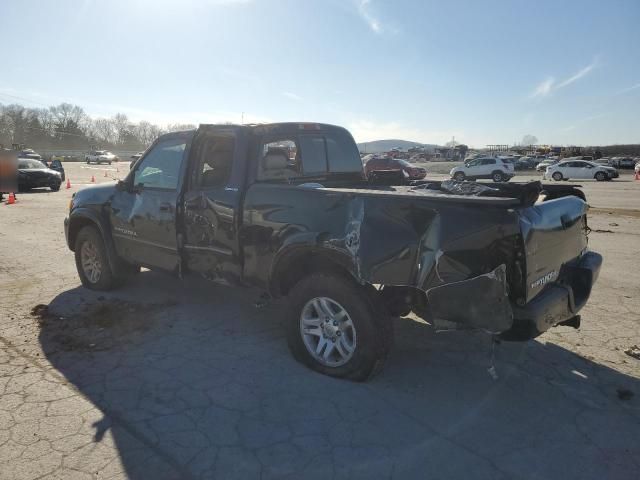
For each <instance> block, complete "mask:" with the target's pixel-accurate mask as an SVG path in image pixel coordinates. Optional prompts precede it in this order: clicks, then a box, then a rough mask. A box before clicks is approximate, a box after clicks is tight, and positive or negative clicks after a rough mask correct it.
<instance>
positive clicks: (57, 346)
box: [0, 164, 640, 480]
mask: <svg viewBox="0 0 640 480" xmlns="http://www.w3.org/2000/svg"><path fill="white" fill-rule="evenodd" d="M84 167H86V166H85V165H82V164H76V165H72V166H68V169H67V175H68V176H69V177H70V178H71V182H72V184H73V188H72V189H71V190H61V191H60V192H57V193H52V192H48V191H42V192H36V191H34V192H32V193H24V194H19V195H18V203H16V204H15V205H11V206H7V205H5V204H4V203H3V204H1V205H0V479H21V480H23V479H24V480H27V479H39V478H48V479H96V478H98V479H106V478H131V479H178V478H186V479H192V478H218V479H233V478H240V479H254V478H256V479H257V478H288V479H301V478H305V479H306V478H310V479H313V478H319V479H328V478H337V479H350V478H365V479H377V478H398V479H407V478H420V479H423V478H447V479H448V478H465V479H485V478H486V479H511V478H518V479H554V478H563V479H581V480H582V479H598V480H600V479H632V478H640V441H639V440H640V360H638V359H636V358H633V357H632V356H629V355H627V354H625V353H624V350H625V349H627V348H629V347H631V346H632V345H634V344H640V313H639V312H640V307H639V305H640V304H639V301H640V269H639V268H638V265H639V264H638V245H639V242H640V182H633V181H631V180H630V178H626V177H625V178H623V179H622V180H620V181H615V182H611V183H602V184H600V183H597V184H596V183H595V182H589V183H588V184H587V183H586V182H585V185H586V187H585V191H586V193H587V196H588V198H589V201H590V203H591V205H592V206H593V207H595V208H594V209H593V210H592V214H591V216H590V225H591V228H592V229H593V232H592V233H591V234H590V246H591V248H593V249H594V250H596V251H599V252H601V253H602V254H603V255H604V258H605V262H604V266H603V270H602V272H601V275H600V278H599V280H598V283H597V285H596V287H595V290H594V292H593V295H592V299H591V300H590V302H589V304H588V305H587V307H586V308H585V309H584V310H583V312H582V319H583V321H582V328H581V329H580V330H574V329H571V328H568V327H558V328H555V329H553V330H552V331H550V332H548V333H546V334H544V335H543V336H541V337H540V338H538V339H536V340H533V341H529V342H526V343H502V344H500V345H498V346H497V347H496V350H495V368H496V371H497V374H498V378H497V380H494V379H493V378H492V377H491V376H490V375H489V374H488V372H487V369H488V367H489V366H490V365H491V342H490V339H489V337H488V336H486V335H485V334H482V333H464V332H455V333H442V334H436V333H435V332H434V331H433V330H432V329H431V328H430V327H429V326H428V325H426V324H424V323H422V322H419V321H416V319H414V318H412V317H409V318H404V319H398V320H397V321H396V322H395V334H396V339H395V347H394V349H393V351H392V353H391V356H390V358H389V361H388V362H387V365H386V368H385V370H384V371H383V372H382V374H380V375H379V376H377V377H376V378H375V379H373V380H372V381H370V382H369V383H365V384H356V383H351V382H346V381H339V380H334V379H331V378H328V377H324V376H321V375H318V374H315V373H313V372H311V371H309V370H307V369H306V368H304V367H303V366H301V365H300V364H298V363H296V362H295V361H294V360H293V359H292V357H291V356H290V355H289V352H288V350H287V347H286V343H285V340H284V335H283V331H282V328H281V312H282V308H283V305H282V304H278V303H276V304H271V305H269V306H266V307H264V308H261V309H256V308H255V307H254V300H256V299H257V298H258V295H259V292H253V291H246V290H238V289H229V288H223V287H219V286H215V285H212V284H210V283H208V282H206V281H204V280H199V279H196V278H188V279H186V280H185V281H183V282H181V281H179V280H177V279H174V278H172V277H170V276H166V275H163V274H160V273H155V272H150V271H143V272H142V273H141V274H140V275H138V276H137V277H136V278H135V279H134V281H132V282H131V283H129V284H127V285H126V286H125V287H124V288H122V289H120V290H117V291H114V292H110V293H97V292H91V291H88V290H86V289H84V288H82V287H81V286H80V282H79V280H78V277H77V274H76V271H75V264H74V259H73V254H72V252H70V251H69V250H68V249H67V247H66V245H65V242H64V234H63V223H62V222H63V219H64V217H65V215H66V208H67V204H68V202H69V199H70V197H71V193H72V192H73V191H76V190H77V189H79V188H84V185H82V184H84V183H88V182H89V180H90V177H91V174H92V173H93V174H94V176H95V178H96V180H97V181H98V182H103V181H110V179H109V178H105V177H104V173H103V172H104V171H105V170H107V172H108V173H109V174H112V173H113V174H114V175H115V174H116V173H117V174H118V175H122V172H123V168H122V167H123V165H122V164H121V165H120V166H119V167H118V168H119V169H120V172H115V165H112V166H111V167H108V166H104V167H103V166H101V167H96V166H92V169H89V168H84ZM127 169H128V167H126V166H125V168H124V172H125V173H126V170H127ZM620 209H623V210H620ZM39 304H42V305H47V306H48V308H45V307H39V308H36V309H35V311H33V312H32V310H33V309H34V307H36V306H37V305H39Z"/></svg>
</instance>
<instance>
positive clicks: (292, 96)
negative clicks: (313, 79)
mask: <svg viewBox="0 0 640 480" xmlns="http://www.w3.org/2000/svg"><path fill="white" fill-rule="evenodd" d="M282 95H283V96H285V97H287V98H289V99H291V100H295V101H296V102H300V101H301V100H302V97H301V96H300V95H296V94H295V93H293V92H282Z"/></svg>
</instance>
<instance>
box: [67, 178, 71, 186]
mask: <svg viewBox="0 0 640 480" xmlns="http://www.w3.org/2000/svg"><path fill="white" fill-rule="evenodd" d="M69 188H71V180H69V179H68V178H67V189H69Z"/></svg>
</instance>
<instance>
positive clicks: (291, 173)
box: [258, 137, 302, 180]
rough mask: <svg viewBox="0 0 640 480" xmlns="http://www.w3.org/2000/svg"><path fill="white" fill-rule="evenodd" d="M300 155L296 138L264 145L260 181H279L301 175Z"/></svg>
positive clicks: (259, 170) (260, 163) (259, 174)
mask: <svg viewBox="0 0 640 480" xmlns="http://www.w3.org/2000/svg"><path fill="white" fill-rule="evenodd" d="M301 172H302V170H301V165H300V153H299V149H298V144H297V143H296V140H295V137H289V138H281V139H276V140H271V141H268V142H266V143H264V144H263V145H262V149H261V151H260V161H259V165H258V180H278V179H285V180H286V179H287V178H291V177H299V176H300V175H301Z"/></svg>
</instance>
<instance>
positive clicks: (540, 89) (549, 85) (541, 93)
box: [529, 57, 599, 98]
mask: <svg viewBox="0 0 640 480" xmlns="http://www.w3.org/2000/svg"><path fill="white" fill-rule="evenodd" d="M598 61H599V60H598V57H595V58H594V59H593V61H592V62H591V63H590V64H589V65H587V66H586V67H584V68H582V69H580V70H578V71H577V72H576V73H574V74H573V75H571V76H570V77H569V78H566V79H565V80H563V81H561V82H559V83H556V82H555V79H554V78H553V77H547V78H546V79H545V80H543V81H542V82H540V83H539V84H538V85H537V86H536V88H535V89H534V90H533V92H531V94H530V95H529V98H540V97H546V96H547V95H549V94H550V93H552V92H555V91H556V90H560V89H561V88H564V87H567V86H569V85H571V84H572V83H574V82H577V81H578V80H580V79H581V78H583V77H585V76H587V75H588V74H589V73H590V72H591V71H592V70H593V69H594V68H596V67H597V66H598Z"/></svg>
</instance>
